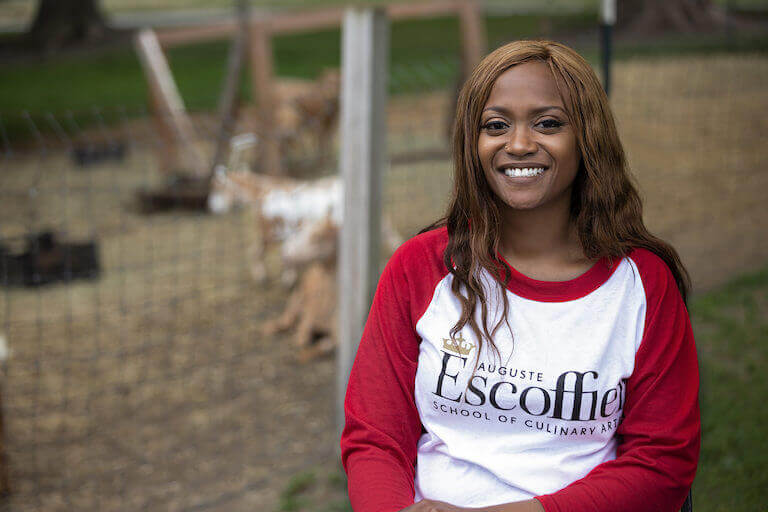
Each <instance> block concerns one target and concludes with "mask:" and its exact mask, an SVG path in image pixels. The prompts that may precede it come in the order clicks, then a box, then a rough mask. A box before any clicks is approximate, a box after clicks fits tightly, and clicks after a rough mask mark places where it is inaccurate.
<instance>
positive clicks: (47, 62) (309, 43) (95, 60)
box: [0, 12, 768, 140]
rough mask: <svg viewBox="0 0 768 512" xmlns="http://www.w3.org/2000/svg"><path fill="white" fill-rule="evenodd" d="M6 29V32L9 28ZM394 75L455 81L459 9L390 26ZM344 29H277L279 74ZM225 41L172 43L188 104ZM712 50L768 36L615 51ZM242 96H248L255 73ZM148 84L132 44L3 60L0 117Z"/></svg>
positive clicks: (13, 123) (591, 54) (330, 60)
mask: <svg viewBox="0 0 768 512" xmlns="http://www.w3.org/2000/svg"><path fill="white" fill-rule="evenodd" d="M595 28H596V20H595V14H594V13H591V12H582V13H574V14H569V15H562V16H553V17H546V16H544V15H541V14H526V15H517V16H492V17H488V18H487V20H486V29H487V34H488V41H489V45H490V47H496V46H498V45H500V44H503V43H504V42H507V41H511V40H514V39H522V38H535V37H540V36H542V35H543V34H548V33H555V34H557V33H562V32H563V31H565V30H567V31H568V32H569V33H577V32H579V31H583V30H585V29H587V30H589V29H592V30H594V29H595ZM3 37H6V38H7V37H9V36H7V35H6V36H3ZM390 37H391V44H390V55H391V80H390V91H391V92H392V93H393V94H398V93H401V92H415V91H423V90H435V89H445V88H449V87H452V86H454V84H455V83H456V81H457V76H458V71H459V54H460V34H459V24H458V20H457V19H456V18H455V17H441V18H432V19H426V20H424V19H421V20H406V21H397V22H394V23H393V24H392V27H391V36H390ZM593 39H594V40H592V39H588V40H587V41H586V42H584V43H581V44H579V45H578V46H577V47H576V49H577V50H578V51H579V52H581V53H582V54H583V55H584V56H585V58H587V59H588V60H589V61H590V62H591V63H592V64H593V65H595V66H597V64H598V60H599V54H598V48H597V36H596V35H595V37H594V38H593ZM340 43H341V37H340V30H339V29H331V30H322V31H316V32H307V33H302V34H290V35H284V36H278V37H276V38H275V40H274V42H273V47H274V55H275V58H274V61H275V66H276V73H277V74H278V75H279V76H292V77H300V78H314V77H316V76H317V75H318V74H319V73H320V72H321V71H322V70H323V69H324V68H327V67H338V66H339V64H340V58H341V54H340V52H341V47H340ZM228 47H229V42H228V41H224V40H222V41H216V42H209V43H201V44H193V45H187V46H183V47H176V48H171V49H169V50H168V52H167V54H168V59H169V61H170V65H171V69H172V72H173V74H174V77H175V79H176V82H177V84H178V86H179V89H180V91H181V94H182V97H183V98H184V101H185V103H186V105H187V107H188V108H189V109H190V110H212V109H215V108H216V105H217V102H218V98H219V94H220V91H221V86H222V83H223V79H224V69H225V66H226V60H227V51H228ZM715 51H734V52H754V51H760V52H765V51H768V35H756V36H746V35H739V34H732V35H731V37H730V38H727V37H725V35H713V36H708V37H701V36H697V37H691V36H679V37H668V38H661V39H659V38H657V39H654V40H653V41H652V42H644V43H639V42H638V43H621V42H618V43H617V45H616V49H615V56H616V59H619V60H620V59H625V58H629V57H635V56H649V55H671V54H696V53H699V54H700V53H710V52H715ZM242 88H243V94H244V95H245V97H246V98H250V97H251V91H250V80H249V76H248V73H244V75H243V79H242ZM146 98H147V92H146V84H145V80H144V76H143V73H142V70H141V66H140V65H139V62H138V59H137V57H136V54H135V52H134V50H133V48H132V47H130V46H124V47H119V48H114V47H113V48H104V49H98V48H95V49H92V50H90V51H87V52H83V51H81V52H78V53H70V54H67V53H65V54H62V55H60V56H56V57H52V58H48V59H34V60H29V61H25V62H13V63H6V64H5V65H3V66H0V116H1V117H2V122H3V124H4V125H5V128H6V131H7V132H8V136H9V138H10V139H11V140H19V139H22V140H23V139H26V138H29V133H28V131H29V130H28V129H27V128H26V127H25V123H24V122H23V121H21V120H20V119H18V116H19V114H20V112H21V111H23V110H26V111H29V112H31V113H33V114H35V115H42V114H45V113H48V112H52V113H55V114H60V113H61V112H64V111H66V110H72V111H75V112H79V111H88V110H90V109H92V108H93V107H94V106H98V107H100V108H105V109H109V108H113V107H116V106H122V107H126V108H127V109H129V110H138V109H140V108H142V107H144V106H145V105H146Z"/></svg>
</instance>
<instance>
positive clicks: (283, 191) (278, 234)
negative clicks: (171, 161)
mask: <svg viewBox="0 0 768 512" xmlns="http://www.w3.org/2000/svg"><path fill="white" fill-rule="evenodd" d="M239 169H240V170H232V171H227V170H226V169H224V168H220V169H218V170H217V172H216V173H215V176H214V178H213V181H212V183H211V191H210V193H209V195H208V207H209V209H210V210H211V211H212V212H214V213H223V212H226V211H228V210H230V209H232V208H233V207H236V206H238V205H247V206H248V207H250V208H251V209H252V211H253V215H254V224H255V227H256V231H257V233H256V236H255V237H254V241H253V242H252V243H251V245H250V247H249V256H248V257H249V261H250V272H251V276H252V277H253V279H254V280H256V281H257V282H264V281H265V280H266V279H267V277H268V272H267V266H266V258H267V255H268V254H269V253H270V252H271V251H272V249H273V248H280V251H281V266H282V268H281V271H280V274H281V278H282V280H283V282H284V283H285V284H287V285H292V284H293V283H295V281H296V279H297V277H298V271H299V268H300V267H301V266H304V265H305V264H308V263H309V259H307V260H306V261H305V262H303V263H298V262H299V261H303V260H301V259H300V258H297V257H293V256H291V254H292V253H298V252H301V251H302V250H303V247H309V245H307V243H305V242H304V241H303V240H304V239H305V238H306V237H308V236H309V234H310V233H311V230H312V229H313V226H316V225H318V224H320V223H323V222H329V223H331V224H332V225H333V226H335V229H336V230H337V232H338V229H339V226H340V225H341V222H342V201H343V184H342V182H341V179H340V178H339V177H338V176H328V177H324V178H317V179H313V180H298V179H292V178H284V177H275V176H266V175H262V174H256V173H252V172H250V171H248V170H247V166H241V167H240V168H239ZM329 243H331V244H332V245H333V246H334V247H333V250H334V251H335V250H336V247H335V246H336V244H337V243H338V241H337V240H336V238H333V239H331V240H330V242H329ZM401 243H402V238H401V237H400V235H399V234H398V233H397V232H396V230H395V229H394V227H393V226H392V223H391V222H390V221H389V220H388V218H387V217H384V218H383V219H382V245H383V247H384V250H385V251H386V252H388V253H389V254H391V253H392V252H394V250H395V249H396V248H397V247H398V246H399V245H400V244H401Z"/></svg>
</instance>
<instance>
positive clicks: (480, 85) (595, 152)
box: [424, 40, 690, 367]
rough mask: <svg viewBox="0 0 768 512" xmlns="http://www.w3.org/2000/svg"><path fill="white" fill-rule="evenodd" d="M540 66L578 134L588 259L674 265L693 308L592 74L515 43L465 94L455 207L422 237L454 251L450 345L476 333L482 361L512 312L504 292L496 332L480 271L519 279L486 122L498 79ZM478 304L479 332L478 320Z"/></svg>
mask: <svg viewBox="0 0 768 512" xmlns="http://www.w3.org/2000/svg"><path fill="white" fill-rule="evenodd" d="M536 60H538V61H541V62H543V63H545V64H547V65H548V66H549V69H550V70H551V71H552V74H553V76H554V78H555V83H556V85H557V89H558V91H559V93H560V97H561V99H562V101H563V105H564V106H565V108H566V110H567V112H568V114H569V117H570V119H571V122H572V123H573V125H574V131H575V132H576V139H577V144H578V148H579V150H580V153H581V162H580V164H579V169H578V172H577V174H576V178H575V180H574V184H573V193H572V197H571V219H572V221H573V222H575V224H576V228H577V230H578V234H579V239H580V241H581V245H582V248H583V250H584V254H585V256H586V257H587V258H590V259H596V258H602V257H606V256H607V257H609V258H610V259H614V258H621V257H623V256H624V255H626V254H628V253H629V252H630V251H631V250H632V249H633V248H637V247H642V248H646V249H649V250H650V251H652V252H654V253H655V254H657V255H658V256H659V257H661V258H662V259H663V260H664V262H665V263H666V264H667V266H668V267H669V269H670V270H671V271H672V274H673V275H674V278H675V281H676V282H677V286H678V289H679V290H680V293H681V294H682V297H683V300H684V301H685V302H687V298H688V291H689V289H690V277H689V275H688V272H687V271H686V269H685V267H684V266H683V264H682V262H681V261H680V257H679V256H678V254H677V252H676V251H675V249H674V248H673V247H672V246H670V245H669V244H667V243H666V242H664V241H663V240H661V239H659V238H657V237H655V236H653V235H652V234H651V233H650V232H649V231H648V229H647V228H646V227H645V224H644V223H643V215H642V202H641V199H640V196H639V194H638V192H637V188H636V187H635V185H634V184H633V179H632V177H631V175H630V173H629V168H628V165H627V160H626V157H625V154H624V149H623V147H622V145H621V141H620V140H619V136H618V133H617V131H616V125H615V122H614V119H613V114H612V113H611V109H610V105H609V103H608V97H607V96H606V94H605V91H604V90H603V87H602V85H601V84H600V81H599V80H598V79H597V77H596V76H595V73H594V71H593V70H592V67H591V66H590V65H589V63H588V62H587V61H586V60H584V58H582V57H581V56H580V55H579V54H578V53H576V52H575V51H574V50H572V49H571V48H568V47H567V46H565V45H562V44H560V43H556V42H553V41H545V40H537V41H514V42H511V43H508V44H506V45H504V46H502V47H500V48H498V49H496V50H495V51H493V52H492V53H490V54H489V55H488V56H486V57H485V58H484V59H483V60H482V62H480V64H478V66H477V67H476V68H475V69H474V70H473V71H472V74H471V75H470V76H469V78H468V79H467V81H466V82H465V84H464V86H463V88H462V89H461V92H460V93H459V98H458V102H457V107H456V119H455V123H454V127H453V161H454V180H453V192H452V197H451V200H450V203H449V205H448V209H447V212H446V215H445V217H443V218H442V219H440V220H438V221H437V222H435V223H434V224H432V225H431V226H429V227H428V228H426V229H425V230H424V231H426V230H429V229H433V228H435V227H437V226H441V225H445V226H447V230H448V245H447V247H446V249H445V253H444V255H443V260H444V263H445V265H446V267H447V268H448V269H449V271H450V272H451V274H453V278H454V279H453V284H452V292H453V294H454V295H455V296H456V297H457V298H458V299H459V300H460V302H461V306H462V313H461V317H460V319H459V320H458V322H457V323H456V325H454V326H453V328H452V329H451V331H450V333H451V338H453V337H454V336H455V335H456V334H457V333H458V332H459V331H460V330H461V329H462V328H463V327H464V326H465V325H467V324H469V325H470V327H471V328H472V330H473V332H474V333H475V335H476V336H477V339H478V343H479V345H480V346H479V347H478V354H479V350H480V349H482V344H483V338H485V339H486V340H487V341H488V342H489V343H490V346H491V347H492V348H493V349H494V350H495V351H496V352H497V353H498V349H497V347H496V346H495V345H494V343H493V339H492V336H493V334H495V333H496V331H497V330H498V329H499V327H500V326H501V323H502V321H505V322H506V321H507V318H508V307H509V303H508V300H507V295H506V293H503V292H502V293H501V294H500V295H501V296H502V298H503V305H504V310H503V314H502V316H501V317H500V318H499V320H498V321H497V322H496V323H495V325H494V326H493V328H489V325H488V318H487V317H488V311H487V306H486V290H485V289H484V288H483V284H482V280H481V272H480V271H481V269H483V268H484V269H486V270H488V271H489V273H490V274H491V275H492V276H494V278H495V279H496V281H497V283H498V285H499V286H500V287H503V286H504V283H505V282H506V281H508V280H509V279H510V278H511V273H510V271H509V268H508V267H507V266H506V265H505V264H503V263H502V262H501V261H500V260H499V258H498V256H497V254H498V252H497V251H498V249H499V244H500V223H501V211H500V209H499V206H498V204H497V201H496V197H495V194H494V192H493V191H492V190H491V188H490V186H489V185H488V182H487V181H486V179H485V176H484V173H483V169H482V166H481V163H480V159H479V157H478V153H477V143H478V137H479V133H480V116H481V114H482V110H483V108H484V106H485V103H486V102H487V101H488V97H489V95H490V92H491V89H492V87H493V85H494V83H495V82H496V79H497V78H498V77H499V75H501V74H502V73H503V72H504V71H506V70H508V69H509V68H511V67H512V66H515V65H517V64H521V63H524V62H530V61H536ZM470 220H471V228H470ZM500 270H503V272H500ZM502 274H503V275H502ZM462 288H463V289H464V290H466V295H464V294H463V293H462ZM502 290H503V288H502ZM478 302H479V303H480V306H481V313H482V316H481V324H482V325H481V326H480V325H478V323H477V321H476V320H475V317H474V315H473V312H474V311H475V308H476V306H477V304H478ZM507 325H508V326H509V324H507ZM481 327H482V329H481ZM478 360H479V358H478ZM475 367H477V361H476V362H475Z"/></svg>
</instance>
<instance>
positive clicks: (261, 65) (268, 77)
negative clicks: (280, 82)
mask: <svg viewBox="0 0 768 512" xmlns="http://www.w3.org/2000/svg"><path fill="white" fill-rule="evenodd" d="M249 47H250V59H251V85H252V87H253V98H254V100H255V103H256V112H257V114H256V115H257V119H256V133H257V135H258V137H259V162H257V168H258V169H260V172H263V173H265V174H272V175H281V174H283V168H282V162H281V158H280V141H279V140H278V137H277V132H276V130H275V100H274V64H273V62H272V58H273V57H272V31H271V27H270V25H269V23H268V22H266V21H265V20H263V19H259V20H258V21H256V22H253V21H252V22H251V29H250V45H249Z"/></svg>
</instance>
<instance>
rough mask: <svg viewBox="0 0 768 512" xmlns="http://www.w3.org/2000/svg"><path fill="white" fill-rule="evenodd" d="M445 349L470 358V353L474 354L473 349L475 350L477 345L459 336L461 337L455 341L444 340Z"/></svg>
mask: <svg viewBox="0 0 768 512" xmlns="http://www.w3.org/2000/svg"><path fill="white" fill-rule="evenodd" d="M443 348H444V349H446V350H450V351H451V352H456V353H458V354H461V355H463V356H468V355H469V353H470V352H472V349H473V348H475V345H474V344H472V343H470V342H468V341H467V340H465V339H464V337H463V336H462V335H461V334H459V337H458V338H456V339H455V340H451V339H448V338H443Z"/></svg>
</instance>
